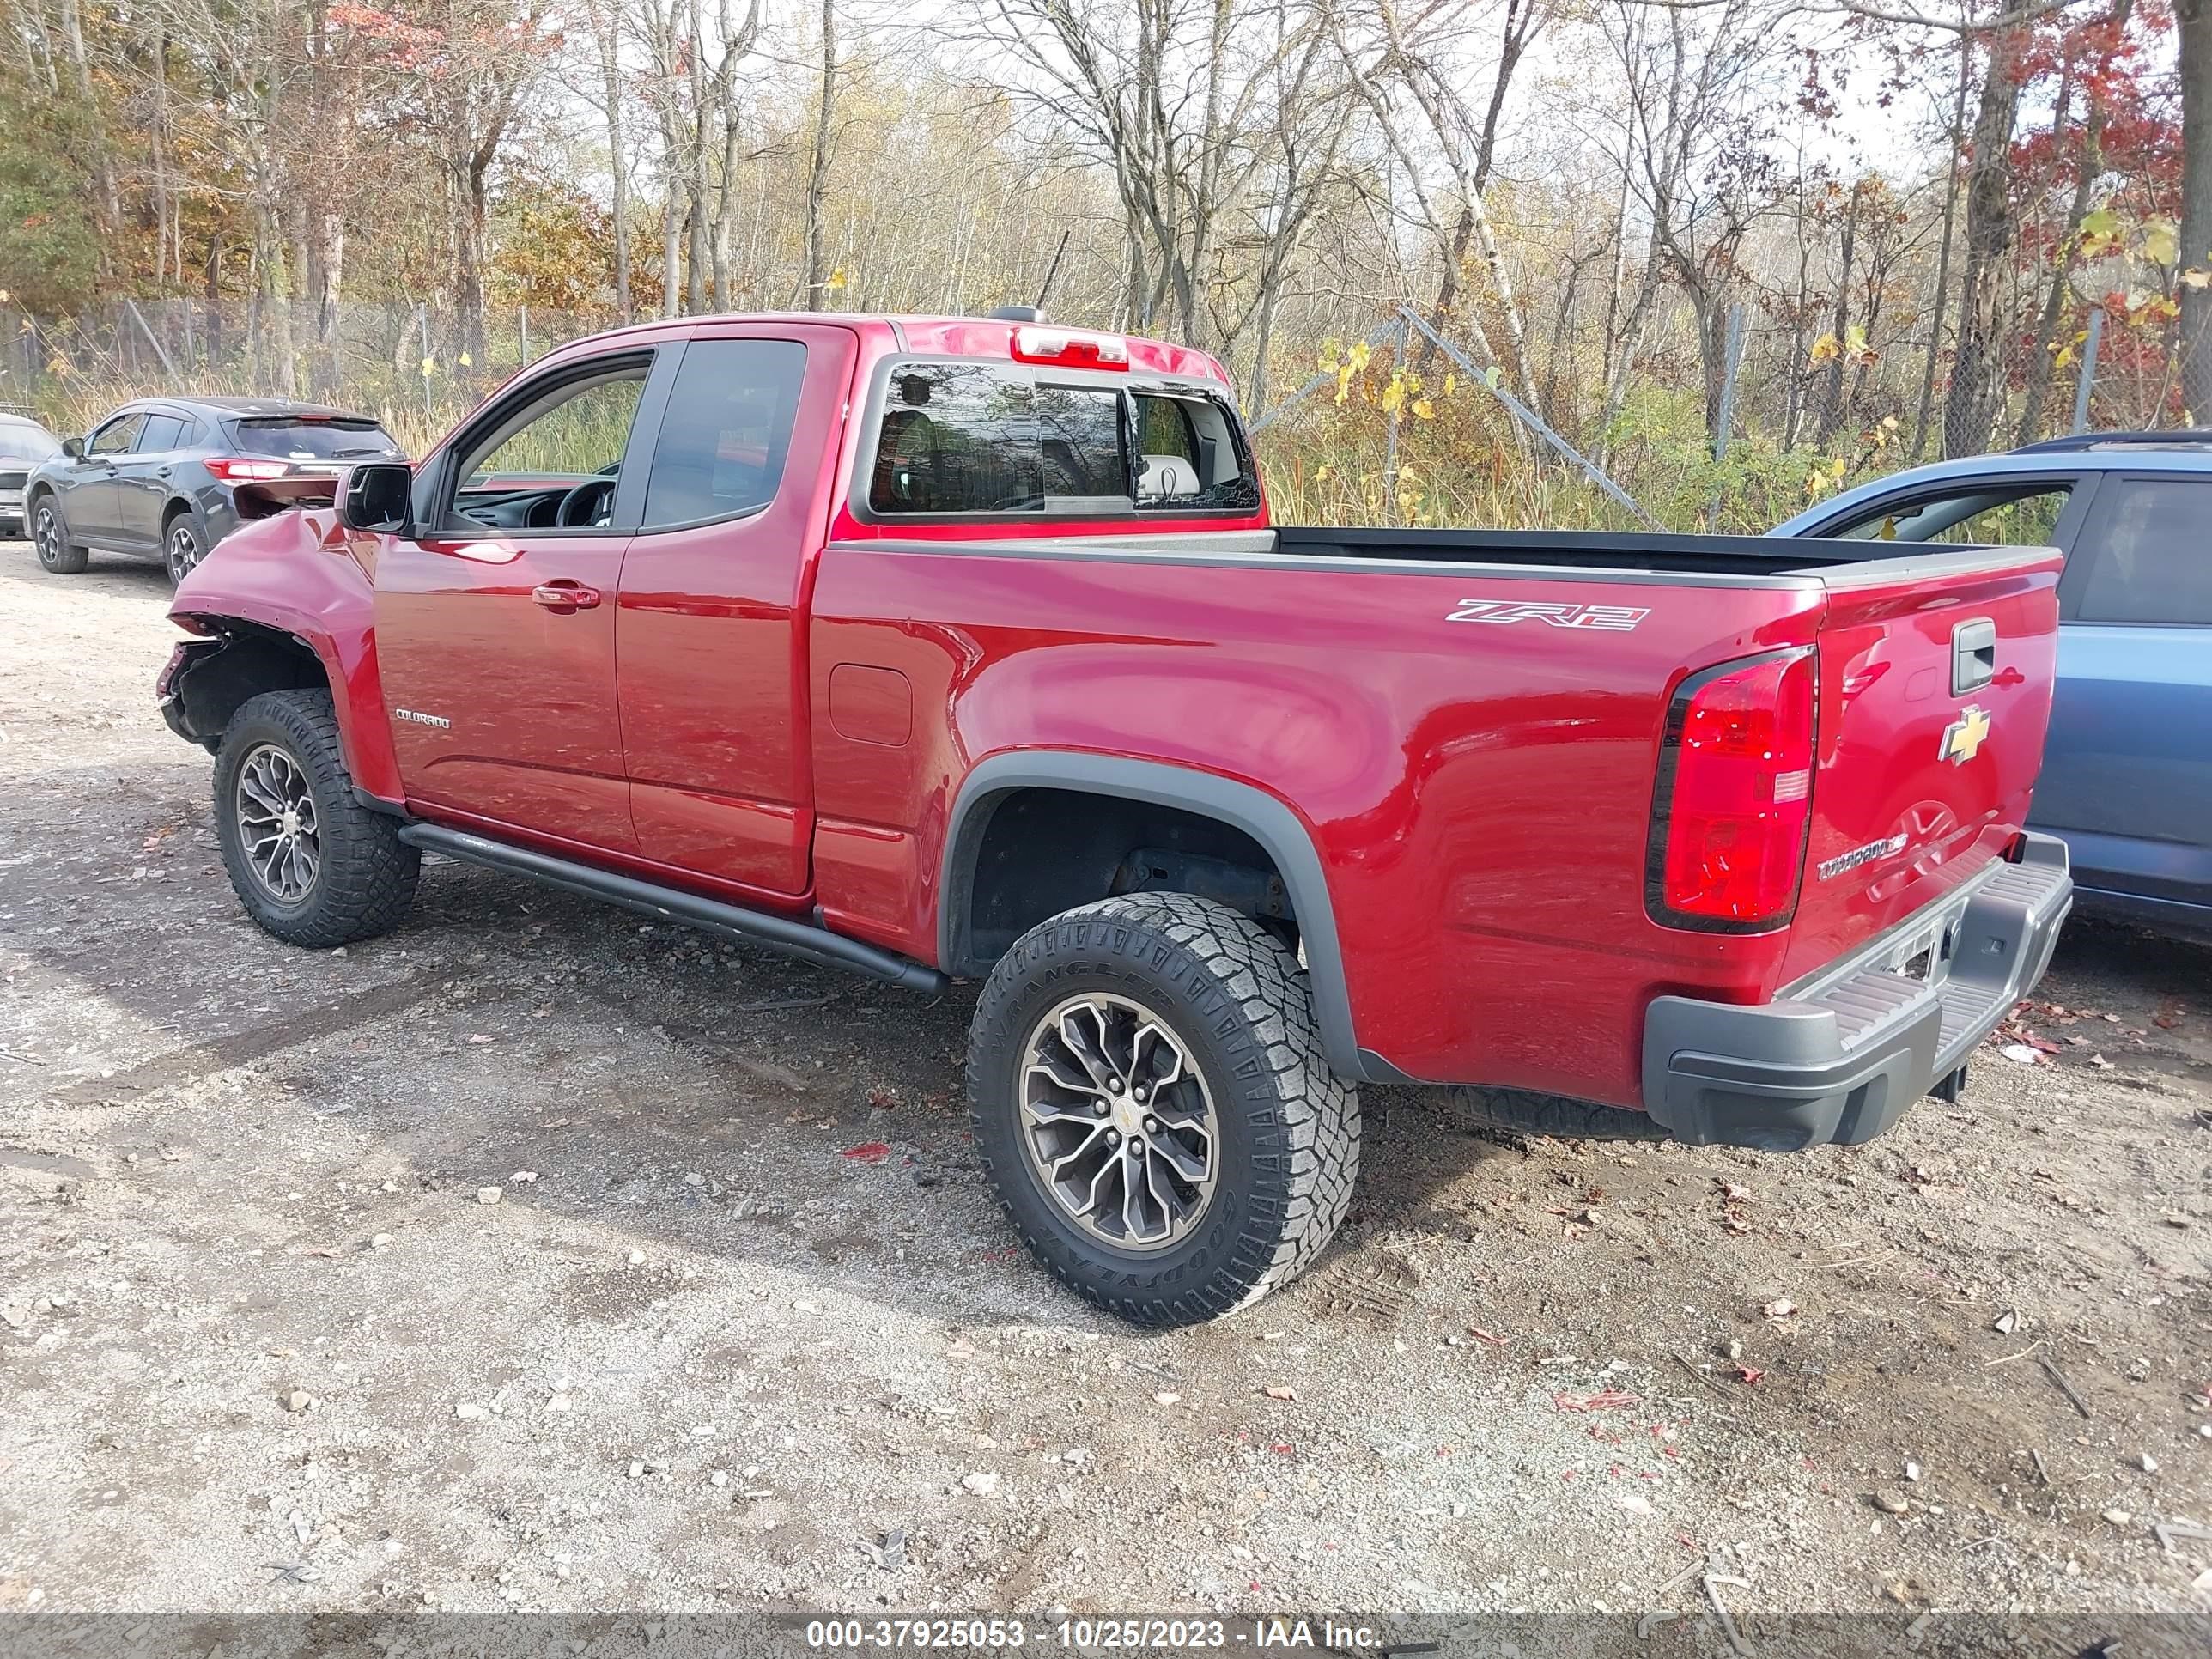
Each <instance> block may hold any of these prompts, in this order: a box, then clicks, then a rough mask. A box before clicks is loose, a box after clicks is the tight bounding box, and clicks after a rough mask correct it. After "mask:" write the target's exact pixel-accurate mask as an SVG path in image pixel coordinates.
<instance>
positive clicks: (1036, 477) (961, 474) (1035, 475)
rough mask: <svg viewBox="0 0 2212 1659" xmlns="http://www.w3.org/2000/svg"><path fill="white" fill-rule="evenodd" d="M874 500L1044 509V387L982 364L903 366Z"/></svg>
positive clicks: (947, 509) (920, 507)
mask: <svg viewBox="0 0 2212 1659" xmlns="http://www.w3.org/2000/svg"><path fill="white" fill-rule="evenodd" d="M868 504H869V506H871V507H873V508H874V509H875V510H876V511H877V512H878V513H1022V512H1029V513H1035V512H1040V511H1042V509H1043V507H1044V477H1043V469H1042V463H1041V461H1040V459H1039V457H1038V453H1037V417H1036V388H1035V387H1034V386H1032V385H1031V384H1030V381H1028V380H1022V379H1017V378H1015V377H1014V376H1012V375H1010V374H1006V373H1005V372H1003V371H1001V370H998V369H994V368H990V367H988V366H987V365H985V364H981V363H975V364H969V363H916V364H915V365H913V366H912V367H910V368H898V369H896V370H894V371H893V372H892V374H891V378H890V384H889V385H888V386H886V387H885V388H884V417H883V424H882V427H881V428H880V429H879V430H878V434H877V436H876V460H875V466H874V469H873V471H872V473H871V475H870V479H869V484H868Z"/></svg>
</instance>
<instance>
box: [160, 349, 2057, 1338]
mask: <svg viewBox="0 0 2212 1659" xmlns="http://www.w3.org/2000/svg"><path fill="white" fill-rule="evenodd" d="M311 488H313V486H312V485H311V484H305V483H299V482H297V481H294V482H292V483H283V481H279V482H278V483H271V484H270V485H268V486H266V489H268V490H270V492H273V493H274V494H276V495H280V496H281V495H283V492H284V491H285V490H287V489H289V490H291V491H293V492H294V499H295V500H302V501H305V500H307V499H308V498H307V497H306V496H305V495H304V491H306V490H307V489H311ZM320 489H321V490H322V492H323V500H322V501H320V502H315V503H313V504H307V505H302V506H301V507H298V508H297V510H288V511H278V512H271V513H268V516H265V517H263V518H260V519H259V520H257V521H255V522H253V523H251V524H249V525H247V526H246V527H245V528H243V529H241V530H240V531H239V532H237V533H236V534H235V535H234V536H232V537H230V538H228V539H226V540H225V541H224V542H223V544H222V546H221V547H220V548H218V549H217V550H216V551H215V552H214V554H213V555H212V556H210V557H209V558H208V559H207V560H206V561H205V562H204V563H202V564H201V565H200V566H199V567H198V568H197V569H195V570H194V571H193V572H192V573H191V574H190V575H189V576H187V577H186V578H185V580H184V582H183V584H182V585H181V586H180V587H179V589H178V592H177V594H176V597H175V599H174V602H173V607H172V611H171V614H172V616H173V617H174V619H175V620H176V621H177V623H179V625H180V626H181V627H182V628H183V629H184V630H185V632H186V633H187V634H188V635H191V636H192V637H191V639H190V640H188V641H185V642H184V643H182V644H180V645H179V647H178V648H177V651H176V653H175V655H174V657H173V659H172V660H171V661H170V663H169V664H168V665H167V668H166V670H165V671H163V673H162V675H161V684H160V696H161V707H162V709H163V711H164V713H165V714H166V717H167V720H168V722H169V724H170V725H171V726H173V728H174V729H175V730H176V732H178V733H179V735H181V736H183V737H185V738H188V739H190V740H191V741H193V742H196V743H198V744H204V745H205V746H206V747H207V748H208V749H209V750H211V751H213V753H214V755H215V757H216V760H215V809H216V811H215V822H216V827H217V829H218V832H219V835H220V837H221V842H222V852H223V857H224V861H225V863H226V864H227V866H228V869H229V873H230V878H231V880H232V882H233V884H234V885H235V887H236V889H237V891H238V895H239V897H240V901H241V902H243V903H244V905H245V907H246V910H247V911H248V912H249V913H250V914H251V915H252V917H253V919H254V920H255V921H257V922H258V923H259V924H260V925H261V926H262V927H264V928H265V929H267V930H268V931H269V932H270V933H274V934H275V935H276V936H277V937H278V938H280V939H286V940H289V941H290V942H292V943H294V944H296V945H305V946H308V947H311V948H322V947H330V946H335V945H343V944H345V943H347V942H348V941H349V940H355V939H366V938H368V937H370V936H373V935H374V934H378V933H383V932H386V930H388V929H390V928H392V927H397V926H398V924H399V922H400V921H401V919H402V918H403V917H404V915H406V914H407V910H408V906H409V902H410V899H411V898H412V897H413V895H414V892H415V886H416V871H417V866H418V864H419V861H420V860H421V858H422V854H423V853H424V852H426V851H428V852H435V853H438V854H444V855H446V856H447V857H450V858H453V859H459V860H471V861H473V862H476V863H478V864H483V865H488V866H492V867H493V868H494V869H497V870H503V871H507V872H512V873H514V874H519V875H523V876H528V877H532V878H536V879H538V880H539V881H543V882H547V883H550V884H553V885H555V886H556V887H562V888H565V889H568V890H571V891H574V892H578V893H583V894H588V895H591V896H596V897H599V898H601V899H605V900H609V901H611V902H614V903H616V904H618V905H623V906H627V907H629V908H631V909H634V910H636V911H640V912H642V913H644V914H646V915H653V916H656V917H660V918H664V919H666V920H668V921H677V922H683V923H687V924H690V925H693V926H696V927H702V928H706V929H708V930H711V931H714V932H716V933H721V934H723V935H726V936H730V937H733V938H735V939H743V940H746V941H750V942H751V943H754V944H757V945H764V946H769V947H772V948H775V949H779V950H781V951H789V952H792V953H793V954H795V955H798V956H800V957H806V958H808V959H811V960H812V961H815V962H817V963H836V964H839V965H842V966H844V967H847V968H851V969H857V970H858V971H860V973H863V974H867V975H874V976H876V977H877V978H879V979H882V980H885V981H890V982H892V983H894V984H896V985H901V986H905V987H910V988H912V989H914V990H915V991H920V992H925V993H928V992H935V991H937V990H939V989H940V988H942V987H944V986H945V984H946V983H947V982H948V981H951V980H952V979H956V978H970V979H981V981H984V983H983V986H982V988H981V994H980V996H979V998H978V1000H977V1003H976V1006H975V1019H974V1025H973V1030H972V1034H971V1036H970V1040H969V1060H968V1088H969V1097H970V1101H971V1105H972V1109H973V1112H974V1131H975V1141H976V1144H977V1146H978V1147H979V1148H980V1149H981V1153H982V1155H983V1157H984V1158H985V1160H986V1162H987V1166H988V1169H989V1172H990V1176H991V1178H992V1181H993V1182H994V1185H995V1187H996V1188H997V1191H998V1194H999V1195H1000V1200H1002V1202H1003V1204H1004V1206H1005V1208H1006V1212H1007V1214H1008V1215H1009V1216H1010V1217H1011V1218H1012V1221H1013V1224H1014V1225H1015V1226H1016V1227H1017V1228H1018V1230H1019V1231H1020V1234H1021V1236H1022V1237H1024V1239H1025V1240H1026V1241H1027V1242H1028V1243H1029V1244H1030V1247H1031V1248H1032V1249H1034V1250H1035V1251H1036V1254H1037V1255H1039V1256H1040V1257H1041V1258H1042V1260H1043V1261H1045V1262H1046V1263H1047V1264H1048V1266H1049V1267H1050V1268H1051V1269H1052V1271H1053V1272H1054V1273H1056V1274H1058V1275H1059V1277H1060V1279H1063V1280H1064V1281H1066V1283H1067V1284H1068V1285H1071V1286H1072V1287H1073V1288H1074V1289H1075V1290H1076V1291H1079V1292H1080V1293H1081V1294H1083V1295H1084V1296H1086V1297H1090V1298H1091V1299H1092V1300H1094V1301H1096V1302H1097V1303H1099V1304H1102V1305H1103V1306H1104V1307H1106V1308H1109V1309H1110V1310H1114V1311H1115V1312H1117V1313H1119V1314H1121V1315H1122V1316H1126V1317H1128V1318H1130V1319H1133V1320H1138V1321H1143V1322H1154V1323H1181V1322H1192V1321H1196V1320H1200V1319H1204V1318H1206V1317H1210V1316H1215V1315H1218V1314H1223V1313H1226V1312H1228V1311H1230V1310H1234V1309H1236V1308H1237V1307H1239V1306H1241V1305H1243V1304H1246V1303H1249V1302H1250V1301H1252V1300H1253V1299H1254V1298H1255V1297H1259V1296H1260V1295H1261V1294H1262V1293H1263V1292H1265V1291H1267V1290H1268V1289H1270V1288H1271V1287H1273V1286H1275V1285H1279V1284H1281V1283H1283V1282H1284V1281H1285V1280H1286V1279H1289V1278H1291V1276H1292V1275H1294V1274H1295V1273H1297V1272H1298V1271H1299V1270H1300V1269H1301V1268H1303V1267H1305V1266H1306V1265H1307V1264H1308V1263H1309V1262H1310V1261H1312V1260H1313V1259H1314V1258H1315V1256H1316V1255H1317V1254H1318V1253H1319V1251H1320V1250H1321V1249H1322V1247H1323V1245H1324V1244H1325V1243H1327V1241H1328V1237H1329V1236H1330V1234H1331V1232H1332V1231H1333V1230H1334V1228H1335V1227H1336V1226H1337V1225H1338V1224H1339V1222H1340V1220H1341V1219H1342V1218H1343V1217H1344V1214H1345V1212H1346V1208H1347V1206H1348V1205H1349V1203H1350V1201H1351V1196H1352V1184H1353V1177H1354V1174H1355V1171H1356V1169H1357V1166H1358V1158H1359V1103H1358V1092H1357V1091H1358V1088H1359V1085H1362V1084H1366V1083H1373V1084H1407V1083H1427V1084H1449V1085H1481V1086H1482V1087H1483V1088H1484V1089H1485V1090H1486V1091H1487V1092H1486V1095H1485V1096H1484V1098H1485V1099H1486V1101H1487V1102H1489V1103H1491V1104H1492V1105H1493V1106H1494V1107H1495V1109H1497V1110H1498V1111H1499V1112H1502V1113H1504V1114H1505V1115H1509V1116H1511V1115H1516V1114H1518V1115H1522V1116H1523V1117H1524V1118H1525V1119H1526V1121H1529V1122H1531V1123H1532V1124H1534V1126H1535V1127H1544V1128H1550V1129H1553V1130H1556V1131H1559V1132H1563V1133H1585V1134H1598V1133H1622V1132H1627V1133H1656V1134H1665V1135H1672V1136H1674V1137H1676V1138H1679V1139H1684V1140H1687V1141H1692V1142H1723V1143H1728V1144H1732V1145H1736V1146H1751V1147H1764V1148H1775V1149H1784V1148H1794V1147H1802V1146H1814V1145H1817V1144H1820V1143H1825V1142H1837V1141H1842V1142H1857V1141H1863V1140H1866V1139H1869V1138H1870V1137H1872V1136H1874V1135H1875V1134H1876V1133H1880V1132H1881V1130H1882V1129H1883V1128H1884V1127H1887V1125H1889V1124H1891V1123H1893V1122H1894V1121H1896V1120H1897V1118H1898V1117H1899V1115H1900V1114H1901V1113H1903V1112H1904V1111H1905V1109H1906V1108H1907V1107H1908V1106H1909V1105H1910V1104H1911V1103H1912V1102H1913V1101H1914V1100H1916V1099H1917V1098H1918V1097H1920V1096H1922V1095H1923V1094H1925V1093H1928V1092H1929V1091H1931V1090H1932V1091H1937V1092H1944V1091H1955V1090H1956V1089H1957V1088H1958V1087H1959V1086H1960V1084H1961V1082H1962V1080H1963V1075H1964V1071H1965V1067H1966V1058H1967V1055H1968V1054H1969V1053H1970V1052H1971V1051H1972V1049H1973V1048H1974V1047H1975V1045H1976V1044H1977V1043H1978V1042H1979V1041H1980V1039H1981V1038H1982V1037H1983V1036H1984V1034H1985V1033H1987V1032H1988V1031H1989V1030H1991V1029H1992V1028H1993V1027H1994V1026H1995V1025H1996V1023H1997V1022H1998V1021H1999V1020H2000V1019H2002V1018H2003V1017H2004V1015H2005V1014H2006V1013H2007V1012H2008V1010H2009V1009H2010V1008H2011V1007H2012V1006H2013V1003H2014V1001H2015V999H2016V998H2018V997H2019V996H2021V994H2023V993H2024V992H2026V991H2027V988H2028V987H2030V986H2032V985H2033V983H2034V982H2035V981H2036V979H2037V977H2038V976H2039V975H2040V974H2041V972H2042V971H2043V969H2044V966H2045V962H2046V960H2047V959H2048V957H2049V955H2050V952H2051V945H2052V943H2053V941H2054V939H2055V938H2056V936H2057V931H2058V928H2059V925H2060V923H2061V921H2062V920H2063V917H2064V915H2065V914H2066V911H2067V908H2068V906H2069V901H2070V896H2071V890H2072V889H2071V883H2070V880H2069V875H2068V872H2067V865H2066V856H2065V852H2064V849H2063V847H2062V846H2061V845H2060V844H2059V843H2058V842H2055V841H2052V840H2050V839H2048V838H2045V837H2040V836H2033V835H2030V834H2028V833H2027V832H2026V831H2025V829H2024V828H2023V824H2024V822H2025V819H2026V817H2027V805H2028V798H2029V793H2030V791H2031V789H2032V788H2033V785H2034V782H2035V778H2036V770H2037V767H2038V764H2039V759H2040V757H2041V754H2042V749H2043V737H2044V726H2045V718H2046V715H2047V714H2048V711H2049V708H2050V702H2051V678H2052V668H2053V655H2054V650H2055V645H2056V641H2057V624H2058V605H2057V578H2058V571H2059V558H2058V556H2057V553H2056V552H2054V551H2052V550H2047V549H2021V548H2003V549H1996V550H1991V549H1984V548H1978V547H1954V546H1943V547H1926V546H1900V545H1897V544H1889V543H1884V542H1878V541H1849V540H1842V541H1838V540H1818V539H1814V540H1803V541H1787V540H1777V539H1774V538H1737V539H1731V538H1698V537H1692V536H1662V535H1607V534H1596V533H1592V534H1578V533H1567V532H1560V533H1552V532H1539V533H1483V532H1458V531H1397V530H1332V529H1287V528H1279V527H1276V526H1272V525H1271V524H1270V522H1269V520H1268V517H1267V510H1266V505H1265V502H1264V501H1263V498H1262V495H1261V488H1260V483H1259V479H1258V476H1257V474H1256V472H1255V467H1254V463H1253V459H1252V454H1251V450H1250V447H1249V445H1248V443H1247V441H1246V439H1245V435H1244V432H1243V428H1242V426H1241V425H1240V423H1239V422H1238V419H1237V414H1236V411H1235V408H1234V405H1233V404H1232V403H1231V398H1230V391H1229V386H1228V384H1227V380H1226V376H1225V374H1224V373H1223V370H1222V368H1221V366H1220V364H1219V363H1218V362H1215V361H1214V360H1213V359H1212V358H1211V357H1209V356H1206V355H1204V354H1202V353H1200V352H1197V351H1193V350H1188V349H1182V348H1179V347H1176V346H1173V345H1167V344H1160V343H1153V342H1150V341H1146V340H1139V339H1127V338H1123V337H1120V336H1118V335H1109V334H1099V333H1091V332H1085V331H1073V330H1067V329H1062V328H1058V327H1048V326H1043V325H1039V324H1037V323H1036V322H1035V321H1034V320H1030V319H1022V318H1019V317H1016V318H1014V319H916V318H892V317H873V318H862V317H837V318H825V317H821V316H808V317H804V318H800V317H781V316H762V317H732V318H685V319H674V320H670V321H665V322H657V323H652V324H648V325H642V326H640V327H635V328H630V329H625V330H623V331H618V332H615V333H611V334H606V335H603V336H601V337H597V338H594V339H588V340H582V341H579V342H577V343H574V344H571V345H568V346H564V347H562V348H561V349H558V350H556V351H555V352H554V353H552V354H551V355H550V356H548V357H546V358H545V359H544V361H543V362H538V363H537V364H535V365H534V366H532V368H529V369H527V370H526V371H524V372H523V373H522V374H519V375H518V376H517V377H516V378H515V379H514V380H513V381H512V382H511V383H509V384H508V385H507V386H505V387H503V388H502V389H501V390H500V391H499V392H496V393H495V395H493V396H492V397H491V398H489V399H488V400H487V401H486V402H485V403H484V404H483V405H482V407H480V408H479V409H477V410H476V411H475V412H474V413H472V414H471V415H470V416H467V417H466V418H465V420H464V421H463V422H461V423H460V425H459V427H458V428H455V430H454V431H453V433H452V434H451V435H449V436H448V437H447V438H446V439H445V441H443V442H441V444H439V445H438V446H437V447H435V449H434V450H432V451H431V452H430V453H429V454H428V456H427V457H426V458H425V459H423V460H422V462H421V464H420V465H416V466H414V467H412V468H410V467H408V466H405V465H395V464H376V465H359V466H356V467H354V468H352V469H351V470H350V471H348V472H345V473H343V474H342V475H340V476H339V477H338V478H337V480H336V482H335V483H332V482H330V481H325V483H323V484H322V485H321V486H320ZM281 505H283V502H282V501H281V500H280V501H264V502H261V503H259V504H258V506H257V507H255V508H254V510H255V511H266V510H267V509H268V508H270V507H272V506H281ZM1562 1097H1564V1098H1562Z"/></svg>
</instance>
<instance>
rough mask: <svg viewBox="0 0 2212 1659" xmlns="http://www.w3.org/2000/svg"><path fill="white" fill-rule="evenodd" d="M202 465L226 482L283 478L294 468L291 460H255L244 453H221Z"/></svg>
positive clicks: (254, 481)
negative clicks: (247, 457) (243, 454)
mask: <svg viewBox="0 0 2212 1659" xmlns="http://www.w3.org/2000/svg"><path fill="white" fill-rule="evenodd" d="M201 465H203V466H204V467H206V468H207V470H208V471H210V472H212V473H214V474H215V476H216V477H218V478H220V479H222V481H223V482H224V483H260V482H262V481H263V480H264V479H269V478H281V477H283V476H284V475H285V474H286V473H288V472H289V471H291V470H292V464H291V462H289V461H253V460H248V459H246V458H245V457H244V456H242V455H219V456H217V457H216V459H213V460H211V461H203V462H202V463H201Z"/></svg>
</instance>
